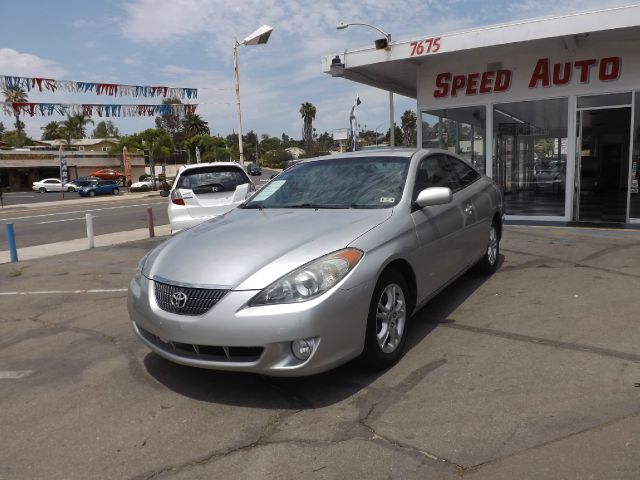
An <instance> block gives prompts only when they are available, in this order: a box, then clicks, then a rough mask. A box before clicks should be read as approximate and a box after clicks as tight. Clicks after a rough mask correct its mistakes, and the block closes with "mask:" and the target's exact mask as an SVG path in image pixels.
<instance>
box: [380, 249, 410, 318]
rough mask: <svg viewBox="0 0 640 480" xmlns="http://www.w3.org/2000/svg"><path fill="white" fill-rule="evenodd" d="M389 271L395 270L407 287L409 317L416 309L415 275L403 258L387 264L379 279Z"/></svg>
mask: <svg viewBox="0 0 640 480" xmlns="http://www.w3.org/2000/svg"><path fill="white" fill-rule="evenodd" d="M389 270H397V271H398V272H399V273H400V274H401V275H402V276H403V277H404V279H405V281H406V282H407V286H408V287H409V295H410V296H411V297H410V300H411V309H410V315H411V314H412V313H413V310H414V309H415V307H416V303H417V301H418V285H417V281H416V274H415V272H414V271H413V268H411V265H410V264H409V262H407V261H406V260H405V259H403V258H396V259H395V260H392V261H391V262H389V263H388V264H387V265H385V267H384V268H383V269H382V271H381V272H380V277H381V276H382V275H384V274H385V272H387V271H389Z"/></svg>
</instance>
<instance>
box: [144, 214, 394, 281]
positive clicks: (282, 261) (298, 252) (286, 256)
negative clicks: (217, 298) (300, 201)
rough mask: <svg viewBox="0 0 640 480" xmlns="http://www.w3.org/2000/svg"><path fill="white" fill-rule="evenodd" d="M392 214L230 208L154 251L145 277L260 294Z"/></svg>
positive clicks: (346, 244) (149, 259) (146, 264)
mask: <svg viewBox="0 0 640 480" xmlns="http://www.w3.org/2000/svg"><path fill="white" fill-rule="evenodd" d="M392 212H393V209H372V210H361V209H344V210H342V209H340V210H337V209H335V210H323V209H319V210H315V209H287V210H285V209H264V210H257V209H234V210H231V211H230V212H229V213H227V214H225V215H223V216H220V217H216V218H214V219H211V220H209V221H207V222H205V223H202V224H200V225H198V226H196V227H194V228H191V229H189V230H185V231H183V232H181V233H179V234H177V235H176V236H175V237H173V238H171V239H170V240H168V241H167V242H165V243H164V244H162V245H160V246H159V247H158V248H156V249H155V250H154V251H153V252H152V253H151V254H150V255H149V258H148V259H147V261H146V263H145V267H144V274H145V276H147V277H148V278H154V277H159V278H161V279H165V280H169V281H172V282H178V283H185V284H189V285H201V286H208V287H221V288H232V289H235V290H259V289H262V288H264V287H266V286H267V285H269V284H270V283H272V282H273V281H275V280H277V279H278V278H280V277H281V276H283V275H285V274H287V273H289V272H290V271H291V270H293V269H295V268H297V267H299V266H301V265H304V264H305V263H308V262H310V261H311V260H314V259H316V258H318V257H320V256H322V255H325V254H327V253H330V252H333V251H336V250H339V249H341V248H345V247H346V246H348V245H349V244H350V243H351V242H353V241H354V240H355V239H357V238H358V237H360V236H361V235H363V234H364V233H366V232H368V231H369V230H371V229H372V228H375V227H376V226H378V225H380V224H381V223H382V222H384V221H386V220H387V219H389V218H390V217H391V215H392Z"/></svg>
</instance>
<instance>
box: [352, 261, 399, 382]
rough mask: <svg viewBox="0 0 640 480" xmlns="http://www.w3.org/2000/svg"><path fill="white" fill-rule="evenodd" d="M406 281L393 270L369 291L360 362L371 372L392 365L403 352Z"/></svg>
mask: <svg viewBox="0 0 640 480" xmlns="http://www.w3.org/2000/svg"><path fill="white" fill-rule="evenodd" d="M411 308H412V306H411V298H410V292H409V288H408V286H407V281H406V280H405V279H404V277H403V276H402V274H401V273H400V272H399V271H398V270H396V269H388V270H386V271H385V272H383V274H382V275H381V276H380V278H379V280H378V283H377V284H376V288H375V289H374V291H373V297H372V298H371V304H370V306H369V316H368V318H367V330H366V333H365V341H364V350H363V352H362V355H361V357H360V363H361V364H362V365H363V366H365V367H366V368H369V369H371V370H384V369H386V368H389V367H390V366H392V365H393V364H395V363H396V362H397V361H398V360H399V359H400V358H401V357H402V354H403V352H404V346H405V343H406V340H407V325H408V321H409V316H410V315H411Z"/></svg>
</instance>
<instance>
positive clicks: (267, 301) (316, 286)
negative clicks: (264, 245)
mask: <svg viewBox="0 0 640 480" xmlns="http://www.w3.org/2000/svg"><path fill="white" fill-rule="evenodd" d="M362 255H363V252H362V251H361V250H358V249H356V248H345V249H344V250H338V251H337V252H333V253H330V254H329V255H325V256H323V257H320V258H317V259H315V260H313V261H311V262H309V263H307V264H306V265H303V266H302V267H300V268H297V269H295V270H293V271H292V272H289V273H288V274H286V275H285V276H284V277H281V278H280V279H278V280H276V281H275V282H273V283H272V284H271V285H269V286H268V287H266V288H265V289H264V290H262V291H261V292H260V293H259V294H258V295H256V296H255V297H254V298H253V300H251V302H250V305H251V306H255V305H275V304H280V303H298V302H305V301H307V300H311V299H312V298H316V297H318V296H320V295H322V294H323V293H324V292H326V291H327V290H329V289H330V288H331V287H333V286H334V285H335V284H337V283H338V282H339V281H340V280H342V279H343V278H344V277H345V276H346V275H347V274H348V273H349V272H350V271H351V270H352V269H353V267H355V266H356V264H357V263H358V262H359V261H360V259H361V258H362Z"/></svg>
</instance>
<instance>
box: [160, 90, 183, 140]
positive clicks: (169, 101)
mask: <svg viewBox="0 0 640 480" xmlns="http://www.w3.org/2000/svg"><path fill="white" fill-rule="evenodd" d="M162 103H163V104H164V105H182V102H181V101H180V99H179V98H165V99H164V100H162ZM184 119H185V115H184V113H182V112H180V113H172V112H171V113H167V114H166V115H160V116H158V117H156V128H160V129H162V130H164V131H165V132H167V133H168V134H169V135H170V136H171V140H172V141H173V142H176V143H177V142H179V141H180V140H182V139H183V137H184Z"/></svg>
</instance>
